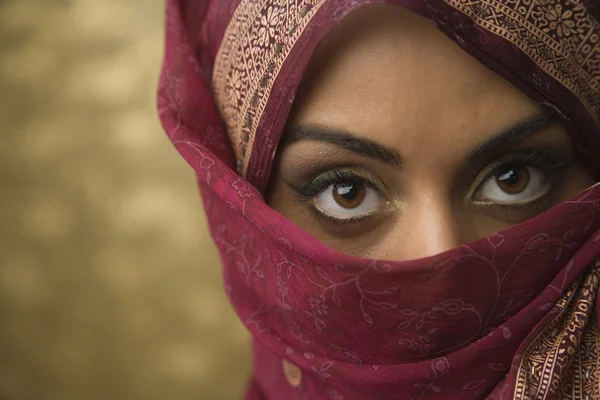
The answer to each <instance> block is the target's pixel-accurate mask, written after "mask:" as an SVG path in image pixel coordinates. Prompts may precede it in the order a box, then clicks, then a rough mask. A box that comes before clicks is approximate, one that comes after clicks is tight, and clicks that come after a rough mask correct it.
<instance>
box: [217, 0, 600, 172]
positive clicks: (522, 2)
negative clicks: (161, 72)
mask: <svg viewBox="0 0 600 400" xmlns="http://www.w3.org/2000/svg"><path fill="white" fill-rule="evenodd" d="M325 1H326V0H241V2H240V4H239V5H238V7H237V8H236V10H235V13H234V15H233V18H232V20H231V22H230V23H229V25H228V27H227V30H226V32H225V35H224V38H223V42H222V44H221V47H220V48H219V51H218V53H217V57H216V60H215V68H214V72H215V73H214V75H213V82H212V84H213V90H214V96H215V99H216V103H217V105H218V106H219V108H220V112H221V116H222V118H223V119H224V120H225V124H226V126H227V132H228V136H229V138H230V141H231V143H232V145H233V148H234V151H235V154H236V159H237V160H238V161H237V162H238V165H237V169H238V172H239V173H240V174H241V175H242V176H246V173H247V169H248V164H249V161H250V155H251V153H252V146H253V144H254V139H255V136H256V131H257V128H258V124H259V122H260V119H261V116H262V113H263V112H264V110H265V107H266V105H267V102H268V100H269V96H270V94H271V90H272V88H273V84H274V81H275V78H276V77H277V75H278V74H279V71H280V69H281V67H282V65H283V63H284V61H285V59H286V57H287V56H288V55H289V53H290V51H291V49H292V47H293V45H294V44H295V43H296V41H297V40H298V38H299V37H300V35H301V34H302V32H303V31H304V29H305V28H306V26H307V25H308V23H309V22H310V20H311V19H312V17H313V16H314V15H315V14H316V12H317V11H318V9H319V8H320V7H321V6H322V5H323V4H324V3H325ZM443 1H444V2H445V3H447V4H449V5H450V6H452V7H453V8H455V9H457V10H459V11H460V12H462V13H463V14H465V15H467V16H468V17H469V18H471V19H472V20H473V21H475V23H476V24H478V25H479V26H481V27H482V28H484V29H486V30H488V31H489V32H492V33H494V34H496V35H498V36H500V37H502V38H504V39H506V40H508V41H510V42H511V43H513V44H514V45H515V46H517V47H518V48H519V49H520V50H521V51H523V53H525V54H526V55H527V56H528V57H529V58H530V59H531V60H532V61H534V62H535V63H536V64H537V65H538V66H539V67H540V68H541V69H542V70H543V71H545V72H546V73H547V74H548V75H549V76H551V77H552V78H554V79H555V80H556V81H558V82H560V83H561V84H562V85H564V86H565V87H566V88H567V89H569V90H570V91H571V92H572V93H574V94H575V95H576V96H577V97H578V98H579V99H580V101H581V102H582V104H583V105H584V106H585V107H586V109H587V110H588V111H589V112H590V114H591V115H592V116H593V117H594V119H595V120H596V121H597V122H598V123H600V24H599V23H598V21H596V20H595V19H594V18H593V16H592V15H591V14H590V13H589V12H588V11H587V10H586V8H585V7H584V6H583V4H582V1H581V0H569V1H566V0H443Z"/></svg>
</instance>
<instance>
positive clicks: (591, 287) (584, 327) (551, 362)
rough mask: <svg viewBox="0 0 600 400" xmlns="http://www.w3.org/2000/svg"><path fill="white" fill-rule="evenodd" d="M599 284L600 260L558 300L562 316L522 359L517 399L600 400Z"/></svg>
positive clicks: (543, 331)
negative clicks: (597, 307)
mask: <svg viewBox="0 0 600 400" xmlns="http://www.w3.org/2000/svg"><path fill="white" fill-rule="evenodd" d="M599 282H600V260H598V261H596V262H595V264H594V266H593V267H592V268H591V269H590V270H588V271H587V273H585V275H584V276H583V279H581V278H580V279H578V280H577V281H576V282H574V283H573V284H572V285H571V286H569V288H568V289H567V291H566V293H565V294H564V295H563V296H562V297H561V298H560V300H559V301H558V303H557V304H556V306H557V307H558V308H559V309H560V310H561V311H560V313H559V314H558V316H557V317H556V318H555V319H554V320H553V321H552V322H551V323H550V324H548V326H546V327H545V328H544V329H543V330H542V332H541V333H540V334H539V335H538V336H537V337H536V338H535V339H534V340H533V341H532V343H531V344H530V345H529V347H528V348H527V350H526V351H525V353H524V354H523V357H522V359H521V365H520V366H519V369H518V371H517V381H516V385H515V390H514V399H515V400H526V399H533V398H560V399H565V400H570V399H573V400H575V399H598V398H600V387H598V384H597V383H598V382H600V347H599V343H600V332H599V331H598V328H597V326H596V316H595V308H594V304H595V301H596V296H597V292H598V289H599V288H600V284H599Z"/></svg>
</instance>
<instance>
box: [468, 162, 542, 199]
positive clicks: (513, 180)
mask: <svg viewBox="0 0 600 400" xmlns="http://www.w3.org/2000/svg"><path fill="white" fill-rule="evenodd" d="M549 190H550V181H549V179H548V178H547V176H546V173H545V172H544V171H543V170H541V169H539V168H535V167H532V166H526V165H506V166H501V167H499V168H498V169H496V170H495V171H494V172H493V173H492V174H491V175H490V176H489V177H488V178H486V180H484V181H483V183H482V184H481V185H480V186H479V188H478V189H477V191H476V192H475V200H476V201H481V202H487V203H499V204H501V205H511V204H514V205H519V204H526V203H531V202H534V201H536V200H538V199H540V198H542V197H544V196H545V195H546V194H547V193H548V191H549Z"/></svg>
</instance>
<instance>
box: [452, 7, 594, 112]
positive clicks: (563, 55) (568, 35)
mask: <svg viewBox="0 0 600 400" xmlns="http://www.w3.org/2000/svg"><path fill="white" fill-rule="evenodd" d="M444 1H445V2H446V3H448V4H450V5H451V6H452V7H454V8H456V9H457V10H459V11H461V12H463V13H464V14H466V15H468V16H469V17H470V18H471V19H472V20H473V21H475V23H477V24H478V25H480V26H481V27H483V28H485V29H486V30H488V31H490V32H492V33H494V34H496V35H498V36H501V37H503V38H504V39H506V40H508V41H510V42H511V43H513V44H514V45H516V46H517V47H518V48H519V49H520V50H521V51H523V52H524V53H525V54H526V55H527V56H528V57H529V58H530V59H531V60H533V61H534V62H535V63H536V64H537V65H538V66H539V67H540V68H542V69H543V70H544V72H546V73H547V74H548V75H550V76H551V77H552V78H554V79H555V80H556V81H558V82H560V83H561V84H562V85H564V86H565V87H566V88H567V89H569V90H570V91H571V92H572V93H574V94H575V95H576V96H577V97H578V98H579V100H581V102H582V103H583V104H584V106H585V107H586V108H587V110H588V111H589V112H590V113H591V114H592V116H593V117H594V119H595V120H596V122H598V123H600V24H599V23H598V21H596V20H595V19H594V17H593V16H592V15H591V13H590V12H589V11H588V10H587V9H586V8H585V7H584V6H583V4H582V3H581V0H570V1H564V0H476V1H474V0H444Z"/></svg>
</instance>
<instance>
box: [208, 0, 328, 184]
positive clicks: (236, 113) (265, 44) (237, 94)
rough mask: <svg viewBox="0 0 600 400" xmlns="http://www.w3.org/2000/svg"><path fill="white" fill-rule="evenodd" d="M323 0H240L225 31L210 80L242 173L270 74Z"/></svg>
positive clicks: (272, 75)
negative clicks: (211, 79)
mask: <svg viewBox="0 0 600 400" xmlns="http://www.w3.org/2000/svg"><path fill="white" fill-rule="evenodd" d="M325 1H326V0H258V1H257V0H254V1H251V0H242V1H241V2H240V4H239V5H238V7H237V8H236V10H235V13H234V15H233V18H232V20H231V22H230V23H229V26H228V27H227V30H226V31H225V36H224V38H223V43H222V44H221V47H220V48H219V51H218V53H217V57H216V60H215V68H214V71H215V73H214V75H213V82H212V83H213V90H214V95H215V98H216V100H217V104H218V105H219V107H220V112H221V116H222V117H223V119H224V120H225V123H226V125H227V132H228V136H229V138H230V140H231V143H232V144H233V148H234V151H235V154H236V159H237V160H238V161H237V162H238V164H237V168H238V172H239V173H240V174H241V175H242V176H245V175H246V171H247V169H248V163H249V162H250V154H251V152H252V151H251V149H252V145H253V144H254V138H255V135H256V130H257V127H258V123H259V121H260V118H261V115H262V113H263V111H264V109H265V107H266V105H267V101H268V100H269V95H270V94H271V89H272V88H273V83H274V81H275V78H276V77H277V75H278V74H279V71H280V70H281V67H282V66H283V63H284V61H285V59H286V58H287V56H288V55H289V53H290V51H291V50H292V47H293V46H294V44H295V43H296V41H297V40H298V38H299V37H300V36H301V35H302V32H303V31H304V29H305V28H306V26H307V25H308V23H309V22H310V20H311V19H312V17H313V16H314V15H315V14H316V13H317V11H318V10H319V8H320V7H321V6H322V5H323V3H325Z"/></svg>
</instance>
